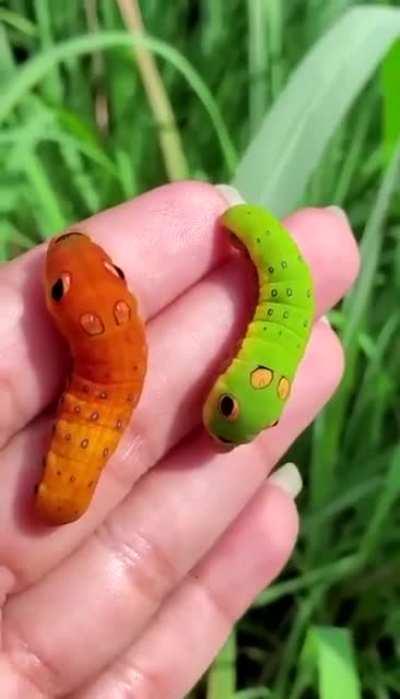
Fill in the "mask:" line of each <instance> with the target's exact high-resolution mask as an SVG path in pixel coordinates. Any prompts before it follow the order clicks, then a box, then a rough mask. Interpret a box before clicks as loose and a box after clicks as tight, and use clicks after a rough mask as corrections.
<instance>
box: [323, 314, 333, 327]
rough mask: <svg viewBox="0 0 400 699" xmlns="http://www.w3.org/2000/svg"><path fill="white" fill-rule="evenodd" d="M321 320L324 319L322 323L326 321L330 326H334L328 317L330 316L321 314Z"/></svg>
mask: <svg viewBox="0 0 400 699" xmlns="http://www.w3.org/2000/svg"><path fill="white" fill-rule="evenodd" d="M320 320H321V321H322V323H325V324H326V325H328V326H329V327H330V328H331V327H332V326H331V323H330V320H329V318H328V316H321V318H320Z"/></svg>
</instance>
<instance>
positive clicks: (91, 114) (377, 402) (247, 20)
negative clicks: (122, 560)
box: [0, 0, 400, 699]
mask: <svg viewBox="0 0 400 699" xmlns="http://www.w3.org/2000/svg"><path fill="white" fill-rule="evenodd" d="M128 4H129V3H127V2H125V1H124V0H118V2H113V0H85V2H81V0H69V1H68V2H67V3H61V2H57V3H56V2H51V1H50V0H35V1H34V2H32V3H31V2H28V1H27V0H8V2H0V88H1V89H0V95H1V98H0V160H1V170H0V173H1V174H0V255H1V259H3V260H6V259H8V258H10V257H12V256H13V255H16V254H18V253H19V252H20V251H21V250H23V249H26V248H28V247H30V246H32V245H34V244H35V243H37V242H38V241H39V240H41V238H42V237H43V236H46V235H48V234H51V233H53V232H54V231H55V230H58V229H60V228H62V227H63V226H64V225H66V224H68V223H71V222H73V221H75V220H78V219H80V218H83V217H85V216H87V215H89V214H91V213H93V212H95V211H98V210H99V209H101V208H104V207H107V206H110V205H112V204H115V203H117V202H119V201H121V200H123V199H126V198H127V197H131V196H134V195H135V194H137V193H139V192H141V191H143V190H145V189H147V188H149V187H152V186H155V185H157V184H159V183H161V182H163V181H165V180H167V179H168V178H169V179H174V178H179V177H180V176H183V175H185V174H186V173H189V175H190V176H191V177H195V178H203V179H208V180H210V181H214V182H223V181H228V180H230V179H232V177H233V178H234V181H235V182H236V183H237V184H238V186H239V187H240V188H241V189H242V190H243V191H244V193H245V194H246V195H247V196H248V197H249V199H258V200H260V201H263V202H265V203H267V204H270V205H271V207H272V208H273V209H274V210H276V211H278V212H279V213H285V212H287V211H289V210H290V209H291V208H293V207H294V206H297V205H299V204H301V203H312V204H317V205H328V204H331V203H338V204H341V205H342V206H344V207H345V208H346V210H347V211H348V213H349V215H350V217H351V220H352V223H353V226H354V228H355V230H356V232H357V234H358V236H359V238H360V241H361V245H362V254H363V272H362V275H361V277H360V279H359V282H358V285H357V286H356V288H355V289H354V291H353V292H352V293H351V294H350V295H349V297H348V298H347V300H346V301H345V303H344V304H342V306H341V307H340V308H339V309H336V310H335V312H333V313H332V315H331V320H332V322H333V324H334V325H335V327H336V328H337V329H338V331H339V332H340V333H341V334H342V337H343V341H344V345H345V349H346V354H347V367H348V368H347V372H346V376H345V379H344V381H343V383H342V386H341V388H340V390H339V391H338V393H337V395H336V396H335V398H334V399H333V400H332V402H331V403H330V405H329V406H328V408H327V409H326V410H325V411H324V413H323V414H322V415H321V417H320V418H319V419H318V420H317V421H316V423H315V424H314V426H313V427H312V428H311V429H310V430H309V431H308V432H307V434H306V435H304V436H303V438H302V439H301V440H299V441H298V443H297V444H296V445H295V447H294V448H293V454H292V456H293V457H294V458H295V460H296V461H297V462H298V463H299V464H300V465H301V466H302V469H303V473H304V476H305V480H306V487H305V490H304V495H303V496H302V499H301V500H300V509H301V513H302V521H303V526H302V532H301V537H300V542H299V544H298V545H297V547H296V553H295V555H294V557H293V560H292V562H291V564H290V566H289V568H288V569H287V571H286V572H285V574H284V576H283V577H282V578H281V579H280V580H279V581H278V582H277V583H276V584H275V585H273V586H272V587H271V588H270V589H269V590H266V591H265V592H264V593H263V594H261V595H260V597H259V598H258V600H257V601H256V603H255V605H254V607H253V609H252V610H251V611H250V612H249V613H248V614H247V615H246V616H245V617H244V619H243V620H242V621H241V622H240V623H239V624H238V627H237V629H236V632H235V635H234V636H232V638H231V639H230V640H229V643H228V645H227V647H226V648H225V649H224V651H223V652H222V654H221V656H220V657H219V658H218V659H217V661H216V663H215V665H214V666H213V668H212V670H211V671H210V673H209V674H208V676H207V677H206V678H204V680H203V682H202V683H200V685H199V687H197V688H196V689H195V690H194V691H193V693H192V699H200V697H204V696H207V697H208V699H232V697H233V696H234V697H236V699H265V698H269V699H271V698H273V699H312V698H313V697H317V696H319V697H321V698H322V699H332V698H333V697H335V698H336V695H335V694H333V693H332V691H333V690H334V691H336V692H339V693H338V694H337V696H338V697H339V696H340V697H343V699H359V698H360V696H361V691H362V697H363V699H364V697H365V699H375V698H376V699H393V698H394V697H396V696H400V646H399V642H398V639H399V636H400V613H399V605H398V601H399V595H400V575H399V570H400V554H399V553H398V552H399V544H400V516H399V508H398V503H399V493H400V475H399V474H400V450H399V447H398V442H399V433H400V429H399V428H400V412H399V397H400V340H399V329H400V314H399V301H398V299H399V298H400V197H399V167H398V161H399V157H400V155H399V139H400V98H399V95H400V44H399V43H398V42H397V37H398V36H399V35H400V10H396V8H390V7H385V3H384V2H376V3H374V2H370V3H369V5H368V6H365V5H364V6H361V7H354V6H355V5H358V3H354V2H350V0H340V1H339V2H338V1H337V0H324V1H322V0H307V1H304V0H303V1H300V0H293V1H292V2H291V3H284V2H282V1H281V0H247V2H244V1H243V0H202V1H200V0H182V1H181V2H176V3H165V2H162V0H145V1H142V2H141V8H142V11H143V21H144V25H145V28H146V30H147V36H145V37H143V34H142V33H141V26H140V23H139V24H138V23H137V21H136V20H135V18H134V17H133V24H132V16H131V17H130V19H129V15H128V14H127V13H126V11H125V13H124V6H125V10H126V6H127V5H128ZM386 4H389V3H386ZM133 5H137V3H136V2H135V3H133ZM121 10H122V11H123V12H122V15H121ZM136 19H137V18H136ZM135 22H136V23H135ZM132 28H133V29H135V32H134V34H132V33H130V29H132ZM149 37H150V38H149ZM149 65H151V66H152V67H150V68H149ZM146 66H147V67H146ZM154 70H156V72H157V75H158V77H156V78H154V75H155V73H154ZM171 129H172V134H171Z"/></svg>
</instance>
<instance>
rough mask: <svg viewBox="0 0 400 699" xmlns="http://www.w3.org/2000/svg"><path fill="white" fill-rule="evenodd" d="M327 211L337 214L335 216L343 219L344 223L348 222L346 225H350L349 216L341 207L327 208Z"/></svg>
mask: <svg viewBox="0 0 400 699" xmlns="http://www.w3.org/2000/svg"><path fill="white" fill-rule="evenodd" d="M326 210H327V211H331V212H332V213H333V214H335V216H337V217H338V218H341V219H342V221H346V223H348V224H349V225H350V222H349V217H348V216H347V214H346V212H345V210H344V209H342V208H341V207H340V206H335V205H333V206H327V207H326Z"/></svg>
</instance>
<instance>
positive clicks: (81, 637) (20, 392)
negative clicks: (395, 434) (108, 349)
mask: <svg viewBox="0 0 400 699" xmlns="http://www.w3.org/2000/svg"><path fill="white" fill-rule="evenodd" d="M226 206H227V202H226V201H225V200H224V199H223V197H222V195H221V193H220V192H218V191H217V190H216V189H215V188H214V187H212V186H210V185H207V184H201V183H194V182H185V183H179V184H173V185H167V186H165V187H161V188H159V189H157V190H154V191H152V192H149V193H148V194H145V195H143V196H141V197H139V198H138V199H136V200H134V201H132V202H128V203H126V204H123V205H121V206H119V207H117V208H115V209H112V210H109V211H106V212H103V213H101V214H98V215H96V216H94V217H93V218H91V219H89V220H87V221H85V222H83V223H82V224H80V225H79V226H74V230H79V229H80V230H82V231H86V232H87V233H88V234H89V235H91V236H93V238H96V240H97V241H98V242H99V243H100V245H103V246H104V248H105V249H106V250H107V252H108V253H109V254H110V255H111V257H112V258H113V260H114V261H115V263H116V264H117V265H119V266H121V267H122V268H123V269H124V272H125V274H126V277H127V282H128V286H129V287H130V288H131V290H132V291H133V293H134V294H135V295H136V296H137V298H138V299H139V305H140V308H141V312H142V315H144V317H145V318H146V319H147V320H148V321H149V322H148V327H147V332H148V339H149V370H148V376H147V379H146V382H145V389H144V392H143V395H142V399H141V401H140V404H139V406H138V408H137V410H136V412H135V413H134V415H133V418H132V421H131V425H130V427H129V428H128V430H127V432H126V433H125V435H124V437H123V438H122V440H121V443H120V445H119V448H118V449H117V451H116V453H115V455H114V456H113V458H112V459H111V460H110V461H109V463H108V464H107V466H106V469H105V471H104V473H103V475H102V477H101V479H100V483H99V485H98V488H97V490H96V494H95V497H94V500H93V502H92V504H91V506H90V508H89V511H88V512H87V514H86V515H85V516H84V517H82V519H80V520H78V521H77V522H75V523H74V524H71V525H67V526H64V527H58V528H47V527H44V526H42V525H41V524H40V523H38V522H37V521H36V520H35V518H34V515H33V510H32V501H33V486H34V484H35V483H36V482H37V480H38V477H39V476H40V472H41V461H42V457H43V455H44V453H45V448H46V441H47V439H48V435H49V429H50V424H51V421H52V417H51V415H50V414H49V413H48V414H47V415H44V414H42V412H43V411H44V410H45V409H46V406H48V405H49V404H51V402H52V401H54V400H55V399H56V398H57V396H58V395H59V394H60V392H61V389H62V384H63V380H64V379H65V373H66V366H67V355H66V351H65V348H64V346H63V344H62V342H61V340H60V338H59V337H58V335H57V333H56V331H55V329H54V328H53V325H52V323H51V320H50V318H49V316H48V314H47V312H46V309H45V304H44V298H43V289H42V267H43V261H44V247H43V246H40V247H38V248H36V249H34V250H32V251H30V252H29V253H27V254H26V255H23V256H22V257H20V258H18V259H16V260H14V261H13V262H10V263H8V264H6V265H4V266H3V267H2V269H1V270H0V294H1V299H2V314H1V317H0V329H1V332H0V354H1V362H0V381H1V384H0V390H1V402H0V435H1V449H2V454H1V456H2V459H1V473H2V507H1V511H0V531H1V538H0V594H1V599H2V602H3V605H4V606H3V616H2V641H3V644H2V651H3V652H2V656H1V662H0V696H2V697H3V696H4V697H7V699H14V698H17V697H18V699H20V698H21V697H24V699H30V698H31V697H32V699H36V698H39V697H40V698H43V697H57V696H66V695H68V696H72V697H74V698H75V699H78V698H79V699H105V698H107V699H116V698H117V697H118V698H119V697H121V698H122V697H127V696H135V697H140V698H141V699H142V698H143V699H144V697H146V699H147V698H149V699H150V697H157V698H159V697H162V698H163V699H178V698H181V697H183V696H184V695H185V693H186V692H187V691H188V690H189V689H190V687H191V686H192V685H193V684H194V683H195V682H196V680H197V679H198V678H199V677H200V675H201V674H202V673H203V672H204V670H205V669H206V667H207V666H208V664H209V663H210V662H211V660H212V658H213V656H214V655H215V653H216V652H217V650H218V649H219V647H220V646H221V645H222V643H223V642H224V640H225V638H226V636H227V635H228V633H229V631H230V628H231V626H232V623H233V622H234V621H235V620H236V619H237V617H239V616H240V615H241V614H242V613H243V612H244V611H245V609H246V608H247V607H248V605H249V604H250V603H251V601H252V599H253V598H254V596H255V595H256V594H257V593H258V592H259V591H260V590H261V589H262V588H264V587H265V586H266V585H267V584H268V583H269V582H270V581H271V580H272V579H273V578H274V577H275V576H276V575H277V574H278V573H279V572H280V570H281V569H282V567H283V565H284V564H285V562H286V560H287V558H288V556H289V555H290V552H291V550H292V547H293V545H294V541H295V537H296V533H297V514H296V509H295V506H294V503H293V498H292V497H291V496H290V494H289V492H288V484H287V482H286V481H285V474H284V475H283V476H281V478H280V482H279V478H278V480H275V482H274V481H273V480H271V481H270V480H269V479H268V480H267V476H268V474H269V473H270V471H271V469H272V468H273V466H274V464H275V463H276V462H277V460H278V459H279V458H280V457H281V456H282V455H283V454H284V452H285V451H286V450H287V449H288V447H289V446H290V444H291V443H292V442H293V440H294V439H295V438H296V437H297V436H298V435H299V433H300V432H302V431H303V430H304V428H305V427H306V426H307V425H308V424H309V423H310V422H311V421H312V420H313V419H314V417H315V415H316V414H317V413H318V411H319V410H320V409H321V407H322V406H323V404H324V403H325V402H326V401H327V400H328V399H329V397H330V396H331V394H332V392H333V391H334V390H335V388H336V386H337V384H338V382H339V380H340V377H341V373H342V367H343V360H342V351H341V347H340V344H339V342H338V340H337V338H336V336H335V334H334V332H333V331H332V329H331V328H330V327H329V325H328V324H327V323H325V322H324V321H323V320H317V321H316V323H315V327H314V330H313V333H312V336H311V340H310V343H309V346H308V350H307V353H306V356H305V358H304V360H303V362H302V365H301V367H300V370H299V372H298V375H297V378H296V381H295V383H294V386H293V391H292V395H291V398H290V401H289V403H288V406H287V408H286V410H285V413H284V415H283V417H282V419H281V421H280V423H279V425H278V426H277V427H275V428H274V430H272V431H268V430H267V431H266V432H264V433H263V434H262V435H261V436H260V437H259V438H258V439H257V440H255V441H254V442H253V443H252V444H250V445H248V446H246V447H242V448H239V449H235V450H233V451H232V452H229V453H227V454H221V453H216V452H215V451H214V449H213V446H212V444H211V443H210V441H209V439H208V438H207V437H206V435H205V434H204V431H203V430H202V428H201V425H200V418H201V405H202V401H203V400H204V398H205V396H206V394H207V390H208V389H209V387H210V385H211V384H212V381H213V379H214V378H215V376H216V375H217V372H218V366H219V364H220V363H221V360H222V359H223V357H224V355H225V354H226V353H227V352H229V350H230V348H231V347H232V346H233V345H234V343H235V340H236V339H237V338H238V337H239V336H240V334H241V333H242V332H243V330H244V328H245V326H246V322H247V320H248V318H249V313H250V311H251V307H252V301H253V300H254V297H253V292H254V289H253V274H252V270H251V269H250V266H249V264H248V261H247V260H244V259H238V258H235V259H232V258H229V259H228V253H229V247H228V243H227V241H226V236H224V235H222V233H221V230H220V229H219V228H218V225H217V224H216V220H217V218H218V216H219V215H220V214H221V213H222V211H223V210H224V209H225V208H226ZM286 224H287V227H288V228H289V230H291V231H292V232H293V234H294V236H295V237H296V239H297V241H298V243H299V245H300V247H301V249H302V251H303V253H304V256H305V257H306V259H307V260H308V261H309V263H310V264H311V267H312V270H313V275H314V280H315V288H316V295H317V312H318V317H320V316H321V315H322V314H324V313H325V312H326V311H327V310H328V309H329V308H330V307H332V306H333V305H334V304H335V303H336V302H337V301H338V300H339V299H340V298H341V296H343V294H344V293H345V292H346V290H347V289H348V288H349V286H350V285H351V283H352V282H353V280H354V278H355V276H356V273H357V268H358V253H357V248H356V245H355V242H354V239H353V237H352V235H351V233H350V229H349V226H348V224H347V222H346V220H345V218H343V217H341V216H340V215H338V214H337V213H335V212H334V211H332V210H329V209H325V210H322V209H320V210H318V209H307V210H303V211H299V212H297V213H295V214H293V215H292V216H291V217H290V218H289V219H287V221H286ZM50 412H52V411H50ZM286 476H287V473H286ZM139 479H140V480H139ZM285 484H286V485H285ZM285 488H286V489H285ZM289 491H290V487H289Z"/></svg>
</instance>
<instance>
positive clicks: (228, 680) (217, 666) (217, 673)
mask: <svg viewBox="0 0 400 699" xmlns="http://www.w3.org/2000/svg"><path fill="white" fill-rule="evenodd" d="M235 659H236V637H235V633H234V632H233V633H231V635H230V636H229V638H228V640H227V642H226V643H225V645H224V647H223V648H222V650H221V651H220V653H219V654H218V656H217V658H216V659H215V660H214V662H213V664H212V666H211V669H210V671H209V673H208V676H207V699H233V696H234V693H235V687H236V669H235Z"/></svg>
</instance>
